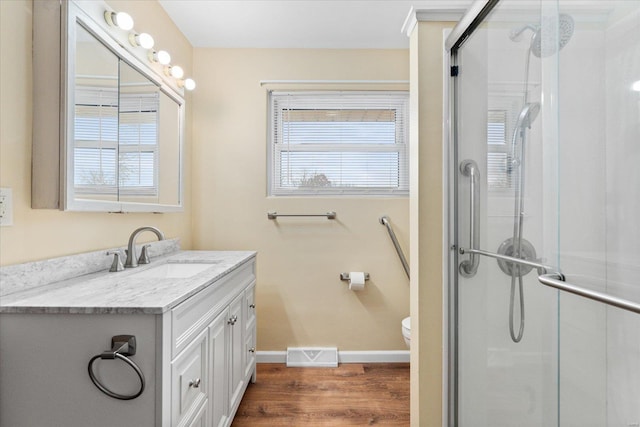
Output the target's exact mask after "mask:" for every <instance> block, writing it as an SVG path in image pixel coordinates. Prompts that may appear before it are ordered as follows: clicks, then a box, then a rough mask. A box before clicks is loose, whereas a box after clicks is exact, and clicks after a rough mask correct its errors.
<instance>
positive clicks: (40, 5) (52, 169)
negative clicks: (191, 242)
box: [31, 0, 185, 212]
mask: <svg viewBox="0 0 640 427" xmlns="http://www.w3.org/2000/svg"><path fill="white" fill-rule="evenodd" d="M105 10H111V8H110V7H108V6H107V5H106V3H104V2H102V1H95V0H91V1H72V0H63V1H62V2H57V1H55V2H51V1H49V0H35V1H34V15H33V24H34V25H33V26H34V41H33V43H34V57H33V61H34V118H33V167H32V203H31V204H32V208H36V209H40V208H43V209H61V210H68V211H85V212H179V211H183V210H184V207H183V200H184V161H183V160H184V154H183V153H184V121H185V101H184V98H183V96H182V93H183V91H182V89H180V88H178V87H177V84H176V83H175V81H173V80H172V79H170V78H168V77H167V76H165V75H164V74H163V72H162V66H161V65H159V64H151V63H150V62H149V61H148V59H147V58H146V52H147V51H146V50H144V49H142V48H130V46H129V45H128V32H126V31H117V32H116V31H114V29H113V28H111V27H109V26H108V25H107V23H106V22H105V21H104V12H105ZM76 24H78V25H80V26H82V27H83V28H84V29H85V30H87V31H88V32H89V33H90V34H91V35H92V36H93V37H95V38H96V39H97V41H99V42H100V43H102V44H103V45H104V46H105V47H106V48H108V49H109V50H110V51H111V52H112V53H114V55H115V57H116V58H117V59H118V60H119V61H124V62H125V63H127V64H128V65H129V66H131V67H132V68H134V69H135V70H136V71H138V72H139V73H140V74H141V75H142V76H144V77H146V78H147V79H149V80H150V82H152V83H153V84H155V85H157V86H158V88H159V90H160V92H161V93H163V94H165V95H167V96H168V97H169V98H170V99H171V100H173V101H174V102H176V104H177V106H178V115H179V117H178V120H179V127H178V139H179V141H178V144H179V159H176V161H177V162H178V163H179V168H180V170H179V173H178V176H179V180H180V183H179V185H178V191H179V194H178V203H177V204H175V205H174V204H157V203H140V202H123V201H117V200H116V201H107V200H88V199H82V200H77V199H76V198H75V191H74V176H73V170H74V158H73V157H74V150H73V146H74V140H73V139H74V126H75V123H74V122H75V80H76V76H75V64H76V49H75V46H76V28H77V27H76ZM119 33H121V34H119ZM51 40H53V42H52V41H51ZM58 40H59V43H58ZM154 66H155V67H154ZM56 71H57V73H56ZM56 74H57V77H58V78H57V79H56ZM55 135H59V137H58V138H56V137H55ZM56 157H57V158H59V162H56V161H54V160H53V159H55V158H56ZM159 173H162V172H161V171H159Z"/></svg>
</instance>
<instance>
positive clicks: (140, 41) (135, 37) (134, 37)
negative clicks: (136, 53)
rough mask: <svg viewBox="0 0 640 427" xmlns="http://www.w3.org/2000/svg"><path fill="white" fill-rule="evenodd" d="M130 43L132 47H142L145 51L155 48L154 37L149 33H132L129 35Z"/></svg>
mask: <svg viewBox="0 0 640 427" xmlns="http://www.w3.org/2000/svg"><path fill="white" fill-rule="evenodd" d="M129 43H131V45H132V46H140V47H142V48H144V49H151V48H152V47H153V43H154V42H153V37H151V35H150V34H147V33H140V34H136V33H131V34H129Z"/></svg>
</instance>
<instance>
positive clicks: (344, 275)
mask: <svg viewBox="0 0 640 427" xmlns="http://www.w3.org/2000/svg"><path fill="white" fill-rule="evenodd" d="M350 279H351V277H350V275H349V273H340V280H345V281H349V280H350ZM364 280H369V273H364Z"/></svg>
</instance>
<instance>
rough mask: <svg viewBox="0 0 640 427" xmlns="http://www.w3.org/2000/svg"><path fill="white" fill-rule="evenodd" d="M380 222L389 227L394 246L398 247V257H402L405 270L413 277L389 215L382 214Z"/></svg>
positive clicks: (408, 275) (401, 260)
mask: <svg viewBox="0 0 640 427" xmlns="http://www.w3.org/2000/svg"><path fill="white" fill-rule="evenodd" d="M380 224H382V225H384V226H385V227H387V231H388V232H389V237H391V241H392V242H393V246H394V247H395V248H396V252H397V253H398V257H399V258H400V262H401V263H402V268H404V272H405V273H407V278H409V279H411V275H410V274H409V264H408V263H407V258H405V256H404V252H402V248H401V247H400V243H399V242H398V238H397V237H396V233H394V232H393V228H391V222H389V217H388V216H386V215H385V216H381V217H380Z"/></svg>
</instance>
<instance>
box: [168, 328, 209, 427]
mask: <svg viewBox="0 0 640 427" xmlns="http://www.w3.org/2000/svg"><path fill="white" fill-rule="evenodd" d="M207 388H208V384H207V334H206V332H205V331H203V332H202V333H201V334H200V335H198V337H197V338H196V339H195V340H194V341H193V342H192V343H191V344H189V346H188V347H187V348H186V349H185V350H184V351H183V352H182V353H180V355H179V356H178V357H177V358H176V359H175V360H174V361H173V362H171V425H172V426H178V425H184V423H185V422H186V421H187V420H188V419H190V418H191V417H192V416H193V413H194V412H195V411H196V408H199V407H200V405H202V404H203V402H204V401H205V400H206V399H207Z"/></svg>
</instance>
